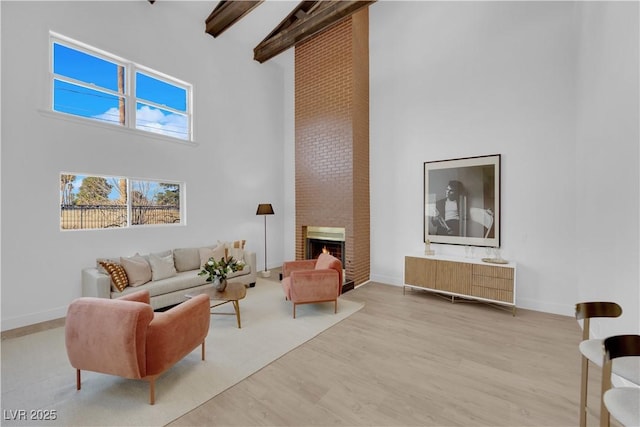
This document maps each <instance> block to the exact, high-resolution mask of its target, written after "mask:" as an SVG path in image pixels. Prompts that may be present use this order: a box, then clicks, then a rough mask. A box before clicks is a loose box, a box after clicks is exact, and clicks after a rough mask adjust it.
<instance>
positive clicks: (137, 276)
mask: <svg viewBox="0 0 640 427" xmlns="http://www.w3.org/2000/svg"><path fill="white" fill-rule="evenodd" d="M120 264H121V265H122V266H123V267H124V271H125V272H126V273H127V278H128V279H129V286H134V287H135V286H140V285H143V284H145V283H147V282H148V281H150V280H151V266H150V265H149V263H148V262H147V260H146V259H145V257H143V256H141V255H140V254H135V255H134V256H132V257H130V258H120Z"/></svg>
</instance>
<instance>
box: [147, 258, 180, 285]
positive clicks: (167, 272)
mask: <svg viewBox="0 0 640 427" xmlns="http://www.w3.org/2000/svg"><path fill="white" fill-rule="evenodd" d="M149 265H150V266H151V280H161V279H166V278H167V277H173V276H175V275H176V274H177V271H176V267H175V265H174V264H173V254H171V253H170V254H168V255H166V256H158V255H156V254H150V255H149Z"/></svg>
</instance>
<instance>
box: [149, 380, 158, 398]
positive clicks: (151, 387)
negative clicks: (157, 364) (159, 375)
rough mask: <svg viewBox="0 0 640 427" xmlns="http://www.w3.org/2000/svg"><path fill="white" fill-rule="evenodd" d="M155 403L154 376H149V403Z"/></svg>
mask: <svg viewBox="0 0 640 427" xmlns="http://www.w3.org/2000/svg"><path fill="white" fill-rule="evenodd" d="M155 403H156V377H151V378H149V405H153V404H155Z"/></svg>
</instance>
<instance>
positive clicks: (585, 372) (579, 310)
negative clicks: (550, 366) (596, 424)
mask: <svg viewBox="0 0 640 427" xmlns="http://www.w3.org/2000/svg"><path fill="white" fill-rule="evenodd" d="M621 314H622V308H621V307H620V306H619V305H618V304H616V303H615V302H604V301H593V302H581V303H578V304H576V320H582V321H583V325H582V342H581V343H580V353H581V354H582V374H581V381H580V427H586V425H587V384H588V382H589V361H591V362H592V363H594V364H596V365H597V366H602V362H603V358H602V341H603V340H601V339H590V335H589V327H590V319H592V318H595V317H609V318H614V317H620V315H621Z"/></svg>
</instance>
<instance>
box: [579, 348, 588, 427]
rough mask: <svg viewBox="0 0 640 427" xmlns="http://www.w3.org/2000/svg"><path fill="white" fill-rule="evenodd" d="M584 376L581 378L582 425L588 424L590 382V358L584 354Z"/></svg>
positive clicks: (583, 426)
mask: <svg viewBox="0 0 640 427" xmlns="http://www.w3.org/2000/svg"><path fill="white" fill-rule="evenodd" d="M581 358H582V376H581V379H580V427H586V425H587V385H588V383H589V359H587V358H586V357H584V356H582V357H581Z"/></svg>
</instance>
